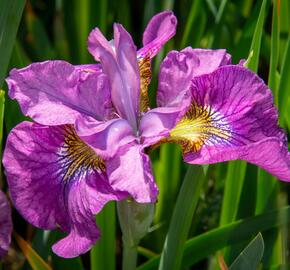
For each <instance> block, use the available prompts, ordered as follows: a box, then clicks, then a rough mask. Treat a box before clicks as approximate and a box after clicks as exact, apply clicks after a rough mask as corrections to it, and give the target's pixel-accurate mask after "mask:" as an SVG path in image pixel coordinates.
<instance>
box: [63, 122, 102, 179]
mask: <svg viewBox="0 0 290 270" xmlns="http://www.w3.org/2000/svg"><path fill="white" fill-rule="evenodd" d="M64 132H65V141H64V145H63V147H62V150H63V151H64V152H65V153H64V154H65V157H66V159H67V160H68V162H69V164H68V168H67V171H66V173H65V176H64V180H65V181H67V180H68V179H69V178H70V177H71V176H73V175H74V173H75V172H76V171H77V170H78V169H80V168H84V169H85V170H90V169H93V170H96V171H98V172H104V171H105V170H106V166H105V162H104V160H102V158H101V157H99V156H98V155H96V153H95V151H94V150H93V149H92V148H91V147H89V146H88V145H87V144H86V143H84V142H83V141H82V140H81V139H80V138H79V136H78V135H77V134H76V131H75V130H74V128H73V126H71V125H66V126H65V128H64Z"/></svg>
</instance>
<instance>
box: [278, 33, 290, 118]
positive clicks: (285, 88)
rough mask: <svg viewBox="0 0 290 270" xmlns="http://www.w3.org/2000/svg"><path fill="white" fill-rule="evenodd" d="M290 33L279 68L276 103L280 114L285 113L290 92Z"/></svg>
mask: <svg viewBox="0 0 290 270" xmlns="http://www.w3.org/2000/svg"><path fill="white" fill-rule="evenodd" d="M289 63H290V35H289V37H288V42H287V45H286V51H285V54H284V59H283V63H282V68H281V77H280V85H279V92H278V105H279V110H280V114H281V115H282V116H283V115H286V112H287V103H288V99H289V93H290V76H289V74H290V64H289Z"/></svg>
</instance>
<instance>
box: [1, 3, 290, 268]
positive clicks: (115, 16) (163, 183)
mask: <svg viewBox="0 0 290 270" xmlns="http://www.w3.org/2000/svg"><path fill="white" fill-rule="evenodd" d="M166 9H170V10H173V11H174V13H175V15H176V16H177V18H178V27H177V34H176V36H175V37H174V38H173V39H172V40H171V41H170V42H169V43H168V44H167V45H166V46H165V48H164V49H163V50H162V52H161V53H159V55H158V56H157V57H156V58H155V59H154V61H153V65H152V67H153V81H152V83H151V86H150V99H151V100H150V101H151V105H152V106H155V95H156V89H157V84H158V80H157V75H158V69H159V64H160V62H161V61H162V59H163V58H164V56H165V55H166V53H167V52H168V51H170V50H172V49H175V50H180V49H182V48H184V47H186V46H191V47H194V48H225V49H227V51H228V52H229V53H230V54H231V55H232V57H233V62H234V63H238V61H239V60H240V59H247V58H248V56H249V54H250V52H251V51H252V52H253V54H252V57H251V58H250V60H249V68H251V69H252V70H254V71H255V72H257V73H258V74H259V75H260V76H261V77H262V78H263V79H264V80H265V82H267V83H268V85H269V86H270V88H271V89H272V91H273V94H274V97H275V103H276V106H277V107H278V108H279V111H280V124H281V126H283V128H285V129H286V131H287V132H288V134H289V129H290V103H289V102H290V98H289V97H290V42H289V33H290V1H289V0H280V1H279V0H273V1H270V0H256V1H255V0H244V1H239V0H179V1H174V0H163V1H162V0H146V1H145V0H142V1H141V0H140V1H134V0H120V1H115V0H108V1H106V0H82V1H79V0H50V1H48V0H30V1H24V0H0V88H1V87H2V88H3V89H4V90H5V93H6V90H7V88H6V85H5V83H4V82H3V79H4V77H5V76H7V72H8V71H9V70H10V69H11V68H13V67H17V68H20V67H24V66H26V65H28V64H30V63H31V62H37V61H45V60H48V59H63V60H66V61H69V62H70V63H73V64H85V63H93V58H92V57H91V55H90V54H89V53H88V51H87V43H86V42H87V36H88V34H89V32H90V30H92V29H93V28H94V27H96V26H98V27H99V28H100V29H101V30H102V32H103V33H104V35H105V36H106V37H107V38H108V39H110V38H111V37H112V24H113V22H120V23H121V24H123V25H124V27H125V28H126V29H127V30H128V31H129V32H130V33H131V35H132V36H133V39H134V41H135V44H136V45H137V46H138V47H140V46H141V40H142V33H143V31H144V28H145V27H146V24H147V23H148V21H149V19H150V18H151V17H152V16H153V15H154V14H156V13H157V12H160V11H162V10H166ZM4 98H5V110H4ZM0 104H1V107H0V121H3V125H2V122H1V126H0V139H1V140H0V141H1V143H2V147H3V146H4V145H5V139H6V136H7V134H8V133H9V131H10V130H11V128H13V127H14V126H15V125H16V124H17V123H19V122H21V121H23V120H24V119H25V118H24V116H22V114H21V112H20V111H19V107H18V105H17V104H16V103H15V102H14V101H11V100H10V99H9V98H8V97H7V95H6V97H4V95H3V94H1V95H0ZM2 133H3V140H2ZM151 160H152V163H153V168H154V174H155V178H156V181H157V183H158V186H159V189H160V195H159V199H158V203H157V205H156V213H155V217H154V223H153V225H152V228H151V230H150V232H149V233H148V235H147V236H146V237H145V238H144V239H143V241H142V242H141V244H140V247H138V251H139V260H138V265H139V269H143V270H144V269H158V262H159V259H160V257H159V256H158V255H160V254H161V253H162V250H163V254H162V259H161V261H162V263H161V264H160V266H159V269H166V270H168V269H176V270H177V269H179V268H180V267H181V269H221V268H222V266H218V261H219V262H220V264H221V265H222V261H223V260H224V261H225V262H226V264H227V265H231V264H232V262H233V261H234V259H235V258H236V257H237V256H238V255H239V253H240V252H241V251H242V250H243V249H244V248H245V247H246V246H247V244H248V243H249V242H250V240H251V239H253V237H254V236H255V235H256V234H257V233H258V232H262V236H263V239H264V245H265V246H264V249H263V250H261V247H260V248H259V247H255V248H256V249H257V250H256V251H257V254H258V253H259V252H258V249H259V251H260V252H261V254H262V255H263V256H262V255H261V256H262V260H261V263H260V266H259V267H260V268H261V269H289V245H288V244H289V235H288V232H289V229H288V228H289V223H288V222H289V218H288V216H289V214H290V208H289V207H288V204H289V190H290V189H289V185H288V184H285V183H282V182H279V181H277V179H275V178H274V177H273V176H271V175H269V174H267V173H266V172H264V171H263V170H261V169H258V168H257V167H255V166H253V165H249V164H246V163H245V162H242V161H234V162H228V163H222V164H216V165H211V166H208V167H198V166H194V167H189V166H188V165H186V164H184V163H183V162H182V156H181V152H180V149H179V147H177V146H175V145H163V146H162V147H160V148H159V149H157V150H155V151H153V152H152V153H151ZM186 172H187V173H186ZM185 175H186V177H185ZM184 177H185V178H184ZM182 179H184V180H182ZM0 185H1V187H2V188H3V189H4V190H5V191H7V185H6V181H5V175H4V174H3V171H2V172H1V182H0ZM181 186H183V188H181ZM187 190H190V192H187V193H186V191H187ZM48 192H49V191H48ZM173 212H174V214H173ZM13 220H14V230H15V231H16V232H17V233H18V234H19V235H21V236H19V237H22V238H23V239H25V242H21V240H19V239H21V238H19V237H14V238H13V242H12V245H11V248H10V250H9V253H8V255H7V256H6V257H5V258H4V260H3V262H2V264H1V267H3V269H49V267H51V268H52V269H92V270H93V269H94V270H97V269H98V270H100V269H106V270H107V269H109V270H110V269H116V268H117V269H119V268H120V265H121V235H120V229H119V225H118V222H117V220H116V213H115V206H114V203H110V204H108V205H107V206H106V207H105V209H104V211H102V213H101V214H100V215H99V216H98V217H97V222H98V224H99V225H100V227H101V230H102V238H101V240H100V241H99V242H98V243H97V244H96V246H95V247H94V248H93V250H92V251H91V252H90V254H85V255H83V256H81V257H79V258H76V259H71V260H65V259H62V258H58V257H57V256H55V255H53V253H52V252H51V250H50V246H51V244H52V243H53V242H54V241H55V239H57V238H59V237H60V233H59V232H43V231H42V230H39V229H36V228H33V227H32V226H31V225H29V224H28V223H26V222H25V221H24V220H23V219H22V218H21V217H20V216H19V215H18V214H17V211H16V210H14V211H13ZM166 237H167V241H166V242H165V243H164V241H165V238H166ZM30 246H31V247H32V248H33V249H34V251H35V253H34V251H33V250H31V249H30ZM23 250H24V252H23ZM27 250H28V251H29V252H28V251H27ZM36 253H37V254H38V255H39V257H38V255H37V254H36ZM221 254H222V256H219V255H221ZM25 257H26V258H27V259H28V261H29V263H27V262H26V259H25ZM40 257H41V258H42V259H43V260H42V259H41V258H40ZM256 257H258V256H256ZM218 258H219V259H218ZM253 265H254V264H253ZM287 265H288V266H287ZM234 267H236V268H234ZM234 267H233V268H230V269H256V268H237V266H234ZM222 269H226V268H222Z"/></svg>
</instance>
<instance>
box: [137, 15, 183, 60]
mask: <svg viewBox="0 0 290 270" xmlns="http://www.w3.org/2000/svg"><path fill="white" fill-rule="evenodd" d="M176 25H177V19H176V17H175V16H174V14H173V12H172V11H163V12H160V13H158V14H157V15H155V16H154V17H153V18H152V19H151V20H150V22H149V23H148V25H147V27H146V29H145V31H144V34H143V46H144V47H143V48H142V49H140V50H139V51H138V58H144V57H148V56H149V57H150V58H153V57H154V56H155V55H156V54H157V53H158V52H159V51H160V50H161V48H162V47H163V46H164V44H165V43H166V42H167V41H168V40H169V39H171V38H172V37H173V36H174V35H175V32H176Z"/></svg>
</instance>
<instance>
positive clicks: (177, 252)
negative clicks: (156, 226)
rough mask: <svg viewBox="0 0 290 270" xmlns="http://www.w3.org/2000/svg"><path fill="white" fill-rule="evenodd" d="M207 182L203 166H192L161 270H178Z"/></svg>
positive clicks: (172, 221) (165, 245) (162, 258)
mask: <svg viewBox="0 0 290 270" xmlns="http://www.w3.org/2000/svg"><path fill="white" fill-rule="evenodd" d="M204 180H205V175H204V170H203V168H202V167H201V166H197V165H191V166H190V167H189V168H188V171H187V173H186V176H185V178H184V180H183V183H182V186H181V189H180V192H179V195H178V199H177V202H176V204H175V208H174V212H173V215H172V218H171V222H170V227H169V230H168V234H167V237H166V240H165V243H164V248H163V251H162V255H161V259H160V265H159V270H171V269H172V270H178V269H179V268H180V266H181V259H182V254H183V250H184V244H185V241H186V238H187V236H188V232H189V229H190V225H191V222H192V218H193V215H194V212H195V209H196V206H197V202H198V200H199V197H200V192H201V189H202V186H203V183H204Z"/></svg>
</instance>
